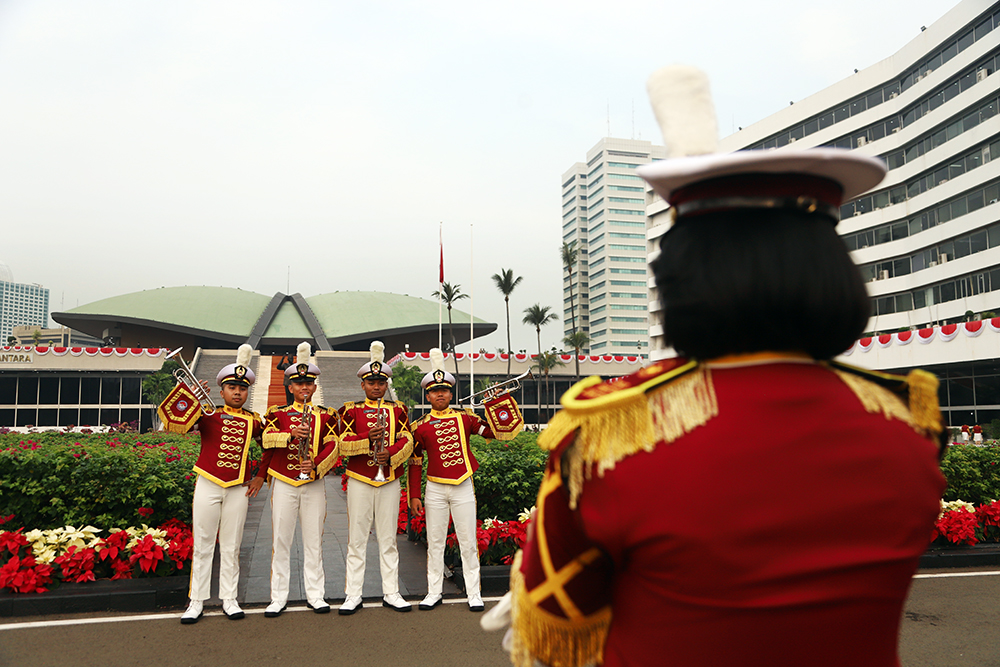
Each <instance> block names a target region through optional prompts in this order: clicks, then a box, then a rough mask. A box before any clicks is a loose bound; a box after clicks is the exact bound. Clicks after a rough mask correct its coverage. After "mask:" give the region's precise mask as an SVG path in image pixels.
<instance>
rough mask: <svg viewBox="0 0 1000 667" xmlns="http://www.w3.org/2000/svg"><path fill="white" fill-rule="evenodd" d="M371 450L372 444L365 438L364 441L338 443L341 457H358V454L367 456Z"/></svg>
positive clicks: (342, 441)
mask: <svg viewBox="0 0 1000 667" xmlns="http://www.w3.org/2000/svg"><path fill="white" fill-rule="evenodd" d="M371 448H372V443H371V442H370V441H369V440H368V438H365V439H364V440H341V441H340V455H341V456H358V455H360V454H367V453H368V452H369V451H370V450H371Z"/></svg>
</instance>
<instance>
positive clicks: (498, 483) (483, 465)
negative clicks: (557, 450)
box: [472, 433, 549, 520]
mask: <svg viewBox="0 0 1000 667" xmlns="http://www.w3.org/2000/svg"><path fill="white" fill-rule="evenodd" d="M537 438H538V436H537V434H535V433H520V434H518V436H517V437H516V438H514V439H513V440H510V441H508V442H500V441H498V440H492V441H490V442H487V441H485V440H483V439H482V438H480V437H479V436H473V438H472V449H473V451H474V452H475V454H476V460H478V461H479V470H478V471H477V472H476V476H475V485H476V506H477V512H476V516H477V517H478V518H479V519H489V518H499V519H501V520H510V519H514V518H516V517H517V516H518V515H519V514H520V513H521V512H522V511H523V510H524V509H525V508H528V507H533V506H534V505H535V499H536V498H537V497H538V487H539V486H541V484H542V477H543V476H544V475H545V464H546V463H547V462H548V456H549V455H548V452H545V451H542V450H541V449H539V448H538V445H537V444H536V440H537Z"/></svg>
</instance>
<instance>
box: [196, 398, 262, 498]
mask: <svg viewBox="0 0 1000 667" xmlns="http://www.w3.org/2000/svg"><path fill="white" fill-rule="evenodd" d="M263 430H264V425H263V423H262V422H261V419H260V417H259V416H258V415H257V414H256V413H253V412H250V411H249V410H243V409H233V408H231V407H229V406H228V405H227V406H223V407H221V408H219V409H218V410H216V411H215V412H214V413H212V414H210V415H205V414H202V415H201V417H199V418H198V431H199V432H200V433H201V452H200V453H199V454H198V460H197V461H195V464H194V470H195V472H197V473H198V474H199V475H201V476H202V477H207V478H208V479H210V480H212V481H213V482H215V483H216V484H218V485H219V486H222V487H230V486H236V485H237V484H244V483H246V482H248V481H250V466H249V461H248V460H247V459H248V458H249V455H250V441H251V440H253V439H254V438H257V437H259V436H260V435H261V432H262V431H263Z"/></svg>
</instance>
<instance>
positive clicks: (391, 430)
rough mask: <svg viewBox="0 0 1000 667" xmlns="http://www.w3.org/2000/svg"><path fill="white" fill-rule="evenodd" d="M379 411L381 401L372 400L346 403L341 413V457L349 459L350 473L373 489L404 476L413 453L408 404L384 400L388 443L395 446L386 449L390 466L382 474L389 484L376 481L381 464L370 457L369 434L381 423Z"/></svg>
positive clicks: (348, 469)
mask: <svg viewBox="0 0 1000 667" xmlns="http://www.w3.org/2000/svg"><path fill="white" fill-rule="evenodd" d="M378 410H379V408H378V401H372V400H369V399H365V401H364V403H354V402H349V403H345V404H344V405H343V407H341V408H340V410H339V412H340V417H341V420H342V424H343V427H342V428H343V430H342V431H341V434H340V435H341V438H340V440H341V442H340V455H341V456H347V457H349V458H348V460H347V474H348V476H350V477H353V478H354V479H357V480H361V481H362V482H364V483H366V484H371V485H372V486H382V485H383V484H388V483H389V482H391V481H393V480H394V479H398V478H399V477H401V476H402V474H403V464H405V463H406V461H407V460H408V459H409V458H410V454H411V453H412V452H413V436H412V435H411V434H410V417H409V410H407V408H406V404H405V403H395V402H392V401H383V403H382V412H383V413H385V416H386V428H387V429H388V433H387V439H386V442H389V443H391V444H390V445H389V446H388V447H387V448H386V449H387V451H388V452H389V463H388V464H387V465H386V466H384V468H383V471H382V474H384V475H385V481H384V482H376V481H375V475H376V474H377V473H378V465H377V464H376V463H375V461H374V460H373V458H372V456H371V455H370V452H371V448H372V446H373V445H372V443H371V442H370V441H369V439H368V432H369V431H370V430H371V429H372V428H373V427H374V426H375V424H376V422H377V421H378Z"/></svg>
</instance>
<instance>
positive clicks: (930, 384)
mask: <svg viewBox="0 0 1000 667" xmlns="http://www.w3.org/2000/svg"><path fill="white" fill-rule="evenodd" d="M829 366H830V368H831V369H832V370H833V372H834V373H836V374H837V376H838V377H840V379H841V380H843V381H844V384H846V385H847V386H848V387H849V388H850V389H851V391H852V392H854V395H855V396H857V397H858V400H859V401H861V404H862V405H863V406H864V408H865V410H866V411H868V412H872V413H882V414H884V415H885V417H886V419H897V420H899V421H901V422H904V423H906V424H908V425H909V426H910V428H912V429H913V430H915V431H916V432H917V433H920V434H921V435H923V436H925V437H928V438H931V439H936V438H937V437H938V436H939V435H940V434H941V432H942V430H943V426H942V421H941V407H940V405H939V403H938V379H937V377H935V376H934V375H933V374H932V373H928V372H927V371H922V370H919V369H917V370H912V371H910V372H909V373H908V374H907V375H905V376H903V375H894V374H892V373H882V372H879V371H872V370H868V369H865V368H858V367H857V366H850V365H848V364H844V363H841V362H839V361H832V362H829Z"/></svg>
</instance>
